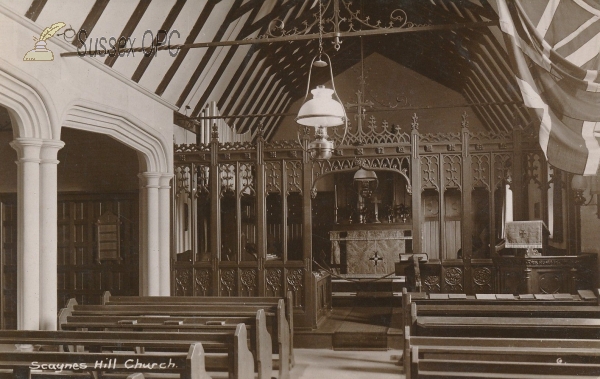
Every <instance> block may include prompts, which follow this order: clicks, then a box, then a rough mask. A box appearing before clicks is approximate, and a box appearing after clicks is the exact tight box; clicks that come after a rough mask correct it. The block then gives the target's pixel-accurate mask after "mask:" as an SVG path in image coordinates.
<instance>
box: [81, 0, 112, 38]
mask: <svg viewBox="0 0 600 379" xmlns="http://www.w3.org/2000/svg"><path fill="white" fill-rule="evenodd" d="M108 2H109V0H96V2H95V3H94V5H93V6H92V9H90V12H89V13H88V15H87V17H86V18H85V21H83V24H82V25H81V28H79V30H80V31H81V30H85V31H86V32H87V36H86V39H87V37H89V36H90V34H92V30H94V27H95V26H96V23H98V20H99V19H100V16H102V13H103V12H104V10H105V9H106V6H107V5H108ZM80 36H81V34H80ZM72 43H73V46H75V47H77V48H80V47H81V46H82V45H83V44H82V43H81V40H80V39H79V38H75V39H73V42H72Z"/></svg>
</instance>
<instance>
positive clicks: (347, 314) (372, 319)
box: [294, 306, 402, 351]
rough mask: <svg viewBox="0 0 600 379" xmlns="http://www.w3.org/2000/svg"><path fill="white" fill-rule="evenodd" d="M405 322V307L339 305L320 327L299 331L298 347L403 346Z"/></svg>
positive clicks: (390, 347) (296, 344)
mask: <svg viewBox="0 0 600 379" xmlns="http://www.w3.org/2000/svg"><path fill="white" fill-rule="evenodd" d="M401 324H402V318H401V308H396V307H356V306H355V307H343V308H342V307H338V308H334V309H333V310H332V311H331V314H330V315H329V316H328V317H327V318H326V319H325V320H324V321H322V322H321V324H320V325H319V327H318V328H317V329H315V330H311V331H301V330H299V331H297V332H296V333H295V335H294V346H296V347H297V348H308V349H335V350H362V351H365V350H388V349H401V348H402V338H401V337H402V331H401Z"/></svg>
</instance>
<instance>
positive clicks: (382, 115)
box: [273, 53, 483, 140]
mask: <svg viewBox="0 0 600 379" xmlns="http://www.w3.org/2000/svg"><path fill="white" fill-rule="evenodd" d="M332 65H333V69H334V72H335V61H334V62H332ZM364 67H365V69H364V72H365V77H366V85H365V92H366V99H365V100H370V101H372V102H373V103H374V104H375V109H367V118H370V117H371V116H373V117H375V119H376V122H377V124H378V125H381V123H382V121H384V120H386V121H388V123H389V124H390V125H391V124H398V125H399V126H400V128H401V130H402V131H403V132H407V133H410V130H411V122H412V116H413V114H414V113H416V114H417V116H418V117H419V120H418V122H419V132H421V133H448V132H459V131H460V129H461V121H462V114H463V112H465V111H466V112H467V117H468V121H469V127H470V128H471V130H473V131H478V130H483V126H482V124H481V122H480V121H479V119H478V118H477V116H476V115H475V113H473V111H471V109H470V108H469V107H465V106H460V105H464V104H467V100H466V99H465V98H464V97H463V96H462V95H461V94H459V93H458V92H456V91H453V90H451V89H449V88H448V87H445V86H443V85H441V84H439V83H437V82H435V81H433V80H431V79H429V78H427V77H425V76H423V75H421V74H419V73H417V72H415V71H413V70H411V69H408V68H406V67H404V66H402V65H400V64H398V63H396V62H394V61H392V60H390V59H388V58H386V57H384V56H382V55H380V54H377V53H373V54H371V55H369V56H368V57H365V59H364ZM326 69H328V67H327V68H326ZM313 70H319V68H315V69H313ZM321 70H323V69H321ZM307 75H308V69H307ZM360 75H361V71H360V62H359V63H357V64H356V65H354V66H353V67H351V68H350V69H348V70H346V71H344V72H343V73H341V74H339V75H337V76H335V77H334V81H335V88H336V91H337V93H338V95H339V97H340V99H341V100H342V102H343V103H344V104H347V103H351V104H355V103H356V102H357V97H356V91H358V90H359V89H360V84H359V81H358V77H359V76H360ZM318 84H325V86H326V87H327V88H331V82H328V83H316V82H313V83H311V89H313V88H315V86H316V85H318ZM310 98H312V95H311V94H310V93H309V99H310ZM396 98H398V99H400V100H401V102H396V101H395V99H396ZM303 101H304V97H302V98H301V99H299V100H297V101H295V102H294V103H292V105H291V106H290V109H289V112H290V113H293V114H296V113H298V110H299V109H300V106H301V105H302V102H303ZM378 102H379V103H378ZM384 105H392V106H396V108H397V109H393V108H387V109H385V107H384ZM456 105H458V106H456ZM428 107H430V108H428ZM400 108H407V109H400ZM408 108H411V109H408ZM412 108H419V109H412ZM347 112H348V117H349V121H350V123H351V124H352V125H356V124H357V121H356V119H355V115H356V108H350V109H349V110H348V108H347ZM367 121H368V120H367ZM363 124H366V121H365V122H364V123H363ZM297 130H298V124H297V123H296V122H295V121H294V117H289V116H288V117H286V118H284V120H283V121H282V123H281V126H280V127H279V129H278V130H277V131H276V132H275V135H274V137H273V139H277V140H286V139H296V133H297Z"/></svg>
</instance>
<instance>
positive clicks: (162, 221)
mask: <svg viewBox="0 0 600 379" xmlns="http://www.w3.org/2000/svg"><path fill="white" fill-rule="evenodd" d="M171 178H173V175H172V174H162V176H161V177H160V182H159V184H160V187H159V189H158V203H159V212H158V214H159V223H158V231H159V257H158V264H159V268H160V288H159V294H160V296H170V295H171V186H170V182H171Z"/></svg>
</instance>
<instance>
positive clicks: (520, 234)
mask: <svg viewBox="0 0 600 379" xmlns="http://www.w3.org/2000/svg"><path fill="white" fill-rule="evenodd" d="M519 237H521V238H525V237H527V232H526V231H525V230H524V229H521V230H519Z"/></svg>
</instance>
